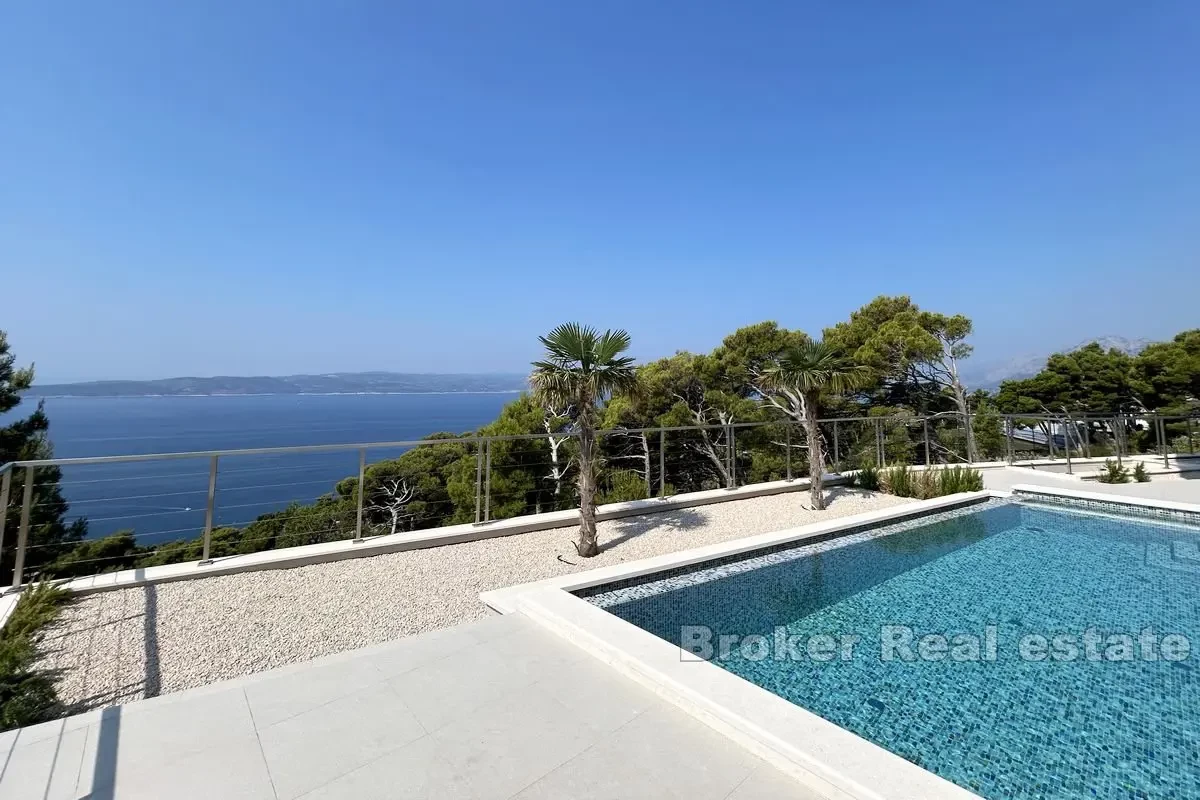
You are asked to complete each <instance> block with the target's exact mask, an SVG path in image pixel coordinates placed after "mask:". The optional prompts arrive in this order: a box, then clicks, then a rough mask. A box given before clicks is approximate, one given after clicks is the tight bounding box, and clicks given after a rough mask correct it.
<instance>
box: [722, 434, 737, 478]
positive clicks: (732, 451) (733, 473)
mask: <svg viewBox="0 0 1200 800" xmlns="http://www.w3.org/2000/svg"><path fill="white" fill-rule="evenodd" d="M725 441H727V442H729V485H728V486H727V487H726V488H728V489H736V488H737V439H736V434H735V433H734V427H733V426H732V425H730V426H729V435H728V436H727V437H725Z"/></svg>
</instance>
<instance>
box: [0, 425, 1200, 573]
mask: <svg viewBox="0 0 1200 800" xmlns="http://www.w3.org/2000/svg"><path fill="white" fill-rule="evenodd" d="M978 413H979V412H978V411H975V412H970V411H968V412H966V413H964V412H961V411H958V410H952V411H942V412H935V413H932V414H930V413H927V414H920V415H918V414H891V415H887V416H883V415H881V416H849V417H825V418H821V419H818V420H816V421H817V422H818V423H819V424H821V425H823V426H828V425H832V428H833V429H832V432H831V433H832V436H831V437H830V439H831V443H832V456H833V461H834V463H837V462H840V460H841V459H840V456H839V435H838V434H839V425H850V424H854V423H860V424H861V423H868V424H869V425H870V427H871V428H873V429H874V437H873V438H874V440H875V442H874V448H875V462H876V464H878V465H879V466H881V467H882V466H885V465H886V455H885V452H886V443H885V437H884V429H885V427H887V426H896V425H903V426H904V427H906V428H910V429H911V428H914V427H917V426H921V427H924V453H925V464H926V466H927V467H929V466H932V463H933V462H932V447H931V444H932V443H931V437H930V432H931V427H932V426H931V423H933V422H939V421H944V420H951V421H953V422H955V423H956V424H959V425H963V426H971V425H972V423H971V419H972V418H973V417H974V418H976V419H978V417H977V416H976V415H977V414H978ZM991 413H993V414H994V417H993V418H994V419H996V420H997V422H998V423H999V422H1002V423H1003V427H1004V433H1005V434H1006V460H1007V462H1008V463H1010V464H1011V463H1013V462H1014V460H1015V459H1014V456H1015V453H1016V450H1015V448H1014V443H1015V442H1014V440H1015V438H1016V436H1015V433H1016V428H1017V426H1018V423H1024V424H1026V425H1027V426H1028V427H1029V428H1030V429H1031V430H1039V429H1041V428H1042V427H1043V426H1042V425H1039V424H1038V423H1043V422H1047V421H1049V422H1052V423H1055V424H1057V425H1058V426H1059V427H1060V428H1061V429H1062V431H1063V433H1064V434H1065V435H1064V436H1061V437H1060V436H1055V435H1049V436H1047V437H1046V441H1045V443H1044V444H1045V445H1046V446H1047V447H1048V448H1049V450H1050V456H1051V458H1054V451H1055V449H1056V445H1058V446H1059V447H1061V449H1062V450H1063V452H1064V454H1065V455H1066V457H1067V471H1068V472H1072V453H1071V450H1072V448H1075V450H1076V454H1075V455H1076V457H1078V455H1079V454H1080V452H1081V448H1082V450H1083V451H1085V452H1086V451H1087V448H1088V443H1087V441H1086V439H1084V438H1080V435H1079V433H1078V431H1079V426H1081V425H1086V424H1087V423H1090V422H1095V421H1099V422H1101V423H1102V424H1104V425H1108V426H1111V431H1112V434H1113V438H1114V441H1115V450H1116V458H1117V463H1118V464H1120V463H1121V459H1122V456H1123V455H1126V456H1127V455H1129V452H1128V442H1127V436H1126V433H1125V430H1126V425H1127V423H1128V420H1130V419H1133V420H1135V421H1146V422H1151V423H1152V427H1153V428H1154V429H1155V437H1156V441H1157V442H1158V449H1160V450H1161V454H1162V458H1163V461H1164V465H1165V466H1169V445H1168V443H1167V432H1166V423H1167V422H1168V421H1170V420H1176V421H1178V420H1186V421H1187V423H1188V434H1187V435H1188V442H1189V447H1191V446H1192V445H1191V442H1193V441H1194V440H1193V438H1192V427H1193V426H1192V423H1193V421H1194V420H1195V419H1197V418H1200V415H1198V414H1197V413H1196V412H1192V411H1189V412H1187V413H1183V414H1166V413H1162V412H1152V411H1141V412H1121V411H1112V412H1070V411H1066V410H1064V411H1062V412H1059V413H1055V412H1054V411H1052V410H1048V411H1046V412H1043V413H1027V414H1002V413H999V412H991ZM1120 420H1124V421H1125V422H1126V424H1118V421H1120ZM801 425H803V421H802V420H800V419H798V418H797V417H796V416H794V415H790V414H786V413H779V414H778V415H776V416H774V418H773V419H765V420H753V421H744V422H733V421H728V422H714V423H708V424H703V425H697V424H693V425H664V426H653V427H646V428H624V427H616V428H606V429H603V430H599V431H597V432H596V435H597V437H608V436H637V435H641V436H643V437H646V438H647V439H648V438H649V435H651V434H654V435H657V437H658V442H657V449H658V464H659V474H658V482H659V486H658V491H659V495H660V496H663V497H665V496H666V495H667V482H666V477H667V471H666V465H665V458H666V450H667V447H666V440H667V434H669V433H677V432H696V431H712V430H716V431H723V436H722V437H721V438H720V440H718V441H715V442H714V441H711V440H710V441H709V442H708V447H709V450H710V451H711V450H712V448H720V449H722V450H724V455H723V456H718V455H717V454H716V452H715V451H713V452H709V453H708V456H707V457H708V458H709V459H711V460H712V461H713V463H714V464H717V467H716V469H717V470H718V471H719V472H721V476H719V478H720V480H721V481H723V482H724V483H725V484H726V486H727V488H730V489H733V488H736V486H737V481H738V470H737V466H736V462H737V459H738V457H739V456H738V448H737V444H736V442H738V440H739V439H740V436H739V435H738V431H740V430H746V429H755V428H760V429H761V428H774V429H776V430H779V429H780V428H782V431H779V432H778V433H775V434H773V436H772V438H773V439H783V440H784V441H774V442H772V443H773V444H774V445H779V446H782V447H783V448H784V453H785V458H784V460H785V469H786V473H785V474H786V475H787V480H789V481H790V480H792V450H793V448H794V447H796V446H797V445H795V444H793V431H794V430H796V429H798V428H799V427H800V426H801ZM1089 428H1090V426H1089ZM1072 429H1075V430H1076V431H1077V433H1076V434H1074V435H1072V434H1070V433H1069V431H1070V430H1072ZM841 430H842V431H845V430H846V429H845V428H842V429H841ZM967 430H970V427H967ZM1049 432H1050V433H1052V432H1053V426H1051V430H1050V431H1049ZM578 436H579V432H578V431H577V430H563V431H558V432H546V433H523V434H507V435H495V436H492V435H484V434H479V433H471V434H463V435H454V434H449V435H447V436H446V437H445V438H424V439H407V440H397V441H377V442H351V443H337V444H317V445H292V446H284V447H251V448H233V449H218V450H194V451H180V452H172V453H140V454H129V455H112V456H90V457H82V458H45V459H30V460H22V461H11V462H9V463H6V464H4V465H2V466H0V555H2V554H3V553H4V550H5V548H6V545H7V543H6V542H5V536H4V534H5V528H6V527H7V523H8V522H9V519H10V517H11V515H9V514H8V511H9V506H10V501H11V500H12V498H13V495H14V494H16V493H17V492H16V490H17V485H18V480H19V474H18V469H20V470H23V471H24V476H23V482H22V483H21V484H20V498H21V499H20V503H19V508H20V514H19V523H18V528H17V541H16V556H15V559H14V565H13V586H14V587H19V586H20V585H21V581H22V577H23V567H24V564H25V554H26V550H27V548H28V546H29V545H28V535H29V532H30V526H31V522H32V520H31V518H30V512H31V509H32V499H33V493H32V489H33V486H34V473H35V471H36V470H37V469H39V468H47V467H72V466H87V465H103V464H121V463H138V462H153V461H165V460H174V461H178V460H185V459H206V460H208V462H209V469H208V495H207V502H206V505H205V509H204V511H205V520H204V527H203V549H202V553H203V556H202V559H201V561H200V564H206V563H211V561H210V559H209V556H210V546H211V540H212V532H213V529H214V525H215V522H216V520H215V517H214V511H215V506H216V491H217V468H218V461H219V460H220V459H222V458H236V457H238V456H256V455H258V456H274V455H302V454H315V453H350V452H355V453H357V454H358V484H357V489H356V491H355V495H356V496H355V504H356V512H357V513H356V522H355V526H354V527H355V539H354V541H356V542H361V541H363V536H364V511H365V510H366V509H365V507H364V486H365V484H366V472H367V467H368V463H367V451H369V450H373V451H376V452H378V451H381V450H383V451H387V450H397V449H401V448H404V449H406V450H407V449H410V448H419V447H428V446H438V445H458V446H462V447H466V448H470V450H473V451H474V454H473V455H474V459H475V522H476V523H487V522H490V521H491V520H492V516H491V511H492V502H491V498H492V472H493V467H492V455H493V446H492V445H493V444H494V443H497V442H515V441H530V440H541V441H546V440H550V439H557V440H559V441H563V440H567V439H573V438H577V437H578ZM823 436H824V434H823ZM706 438H707V437H706ZM1060 438H1061V439H1062V441H1061V443H1059V442H1057V441H1056V440H1058V439H1060ZM1087 438H1090V434H1089V435H1088V437H1087ZM1073 439H1074V440H1076V441H1074V442H1073V441H1072V440H1073ZM1076 442H1078V444H1076ZM861 444H862V443H861V442H860V443H859V445H861ZM1035 444H1040V443H1039V442H1037V441H1036V440H1035ZM799 446H800V447H801V448H803V444H800V445H799ZM856 446H858V445H856ZM939 447H941V445H939ZM942 449H943V450H945V448H944V447H943V448H942ZM468 452H469V450H468ZM842 452H845V451H842ZM862 452H863V453H865V452H866V450H865V449H864V450H863V451H862ZM941 455H942V456H949V455H952V454H951V453H950V451H949V450H945V453H943V454H941ZM953 455H954V457H955V458H960V456H958V455H957V454H953ZM976 455H977V454H976V453H975V452H974V451H973V446H972V444H971V442H970V437H969V436H968V440H967V454H966V459H964V460H965V462H966V463H968V464H970V463H974V461H975V459H976ZM389 457H391V456H390V455H389ZM939 457H940V456H939ZM645 458H646V469H645V475H644V479H645V483H646V493H647V495H651V494H653V490H652V488H651V475H650V467H649V464H650V461H649V459H650V449H649V445H648V444H647V445H646V450H645ZM718 458H720V459H721V461H722V462H723V464H721V463H718ZM252 505H253V504H252ZM232 507H234V508H236V507H238V506H236V505H235V506H232ZM185 510H187V511H190V510H191V509H190V508H189V509H185ZM167 513H176V512H173V511H172V512H167Z"/></svg>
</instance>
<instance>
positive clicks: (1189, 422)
mask: <svg viewBox="0 0 1200 800" xmlns="http://www.w3.org/2000/svg"><path fill="white" fill-rule="evenodd" d="M1187 433H1188V453H1189V454H1192V455H1194V454H1195V453H1196V440H1195V439H1193V438H1192V436H1193V434H1192V418H1191V417H1188V418H1187ZM5 496H6V497H7V495H5ZM2 529H3V528H2V527H0V530H2Z"/></svg>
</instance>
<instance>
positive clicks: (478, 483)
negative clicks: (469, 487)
mask: <svg viewBox="0 0 1200 800" xmlns="http://www.w3.org/2000/svg"><path fill="white" fill-rule="evenodd" d="M482 515H483V442H480V443H479V444H478V445H477V446H476V447H475V524H476V525H478V524H479V520H480V519H481V518H482Z"/></svg>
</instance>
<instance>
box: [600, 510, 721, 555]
mask: <svg viewBox="0 0 1200 800" xmlns="http://www.w3.org/2000/svg"><path fill="white" fill-rule="evenodd" d="M705 522H707V518H706V517H705V516H704V515H703V514H700V513H698V512H696V511H693V510H692V509H690V508H680V509H676V510H674V511H659V512H657V513H654V514H641V515H639V516H636V517H625V518H623V519H617V520H613V524H614V525H615V526H616V528H617V535H616V536H614V537H613V538H612V539H608V540H605V541H603V542H601V547H602V548H603V549H604V550H609V549H611V548H613V547H618V546H619V545H621V544H623V543H624V542H627V541H629V540H630V539H636V538H637V537H639V536H641V535H642V534H646V533H651V532H653V531H686V530H693V529H695V528H699V527H701V526H703V525H704V524H705Z"/></svg>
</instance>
